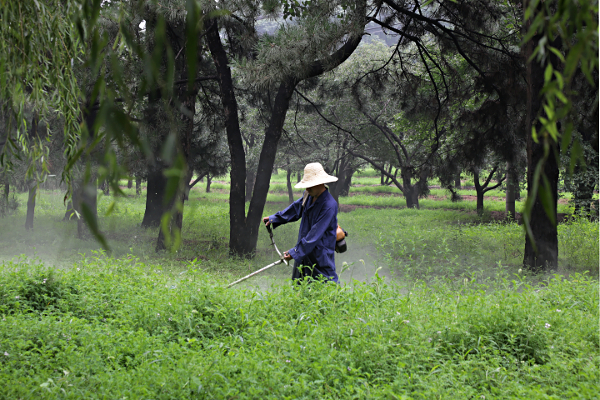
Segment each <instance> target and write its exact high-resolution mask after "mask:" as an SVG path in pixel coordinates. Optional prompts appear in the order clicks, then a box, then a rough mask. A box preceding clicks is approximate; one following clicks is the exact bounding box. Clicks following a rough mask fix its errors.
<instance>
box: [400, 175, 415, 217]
mask: <svg viewBox="0 0 600 400" xmlns="http://www.w3.org/2000/svg"><path fill="white" fill-rule="evenodd" d="M401 175H402V187H403V189H404V190H403V191H402V194H403V195H404V198H405V199H406V207H407V208H419V189H418V186H417V185H413V184H412V182H411V181H412V174H411V173H410V172H409V171H407V170H403V171H402V172H401Z"/></svg>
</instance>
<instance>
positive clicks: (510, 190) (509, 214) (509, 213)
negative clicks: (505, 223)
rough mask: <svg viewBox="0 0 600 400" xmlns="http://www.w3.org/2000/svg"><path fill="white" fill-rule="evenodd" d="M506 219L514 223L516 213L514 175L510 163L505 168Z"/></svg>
mask: <svg viewBox="0 0 600 400" xmlns="http://www.w3.org/2000/svg"><path fill="white" fill-rule="evenodd" d="M505 210H506V218H507V219H509V220H511V221H514V220H515V219H516V216H517V213H516V210H515V173H514V170H513V165H512V163H508V165H507V166H506V207H505Z"/></svg>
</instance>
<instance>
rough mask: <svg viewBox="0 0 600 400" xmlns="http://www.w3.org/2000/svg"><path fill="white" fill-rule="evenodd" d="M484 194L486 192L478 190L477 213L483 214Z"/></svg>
mask: <svg viewBox="0 0 600 400" xmlns="http://www.w3.org/2000/svg"><path fill="white" fill-rule="evenodd" d="M483 196H484V193H483V192H482V191H481V192H477V215H479V216H481V215H483Z"/></svg>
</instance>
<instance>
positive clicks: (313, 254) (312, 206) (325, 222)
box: [263, 163, 338, 283]
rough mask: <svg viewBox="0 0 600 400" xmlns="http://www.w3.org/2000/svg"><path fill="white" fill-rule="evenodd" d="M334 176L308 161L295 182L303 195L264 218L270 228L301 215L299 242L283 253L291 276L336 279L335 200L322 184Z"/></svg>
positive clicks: (333, 180)
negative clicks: (290, 269)
mask: <svg viewBox="0 0 600 400" xmlns="http://www.w3.org/2000/svg"><path fill="white" fill-rule="evenodd" d="M337 180H338V178H336V177H335V176H331V175H329V174H327V173H326V172H325V170H324V169H323V166H322V165H321V164H320V163H311V164H307V165H306V167H305V168H304V176H303V178H302V180H301V181H300V182H298V183H297V184H296V186H295V187H296V188H303V189H306V190H305V191H304V194H303V196H302V197H301V198H299V199H298V200H296V201H294V202H293V203H292V204H290V205H289V206H288V207H287V208H286V209H285V210H283V211H279V212H278V213H275V214H273V215H269V216H268V217H264V218H263V222H264V223H265V225H267V226H269V225H272V226H273V228H277V227H278V226H279V225H283V224H287V223H288V222H294V221H297V220H299V219H302V220H301V222H300V232H299V233H298V242H297V243H296V245H295V246H294V247H293V248H291V249H289V250H288V251H285V252H284V253H283V257H284V258H285V259H286V260H292V259H293V260H294V270H293V273H292V279H293V280H298V279H304V278H305V277H310V278H312V279H326V280H329V281H333V282H336V283H338V275H337V273H336V271H335V258H334V255H335V242H336V231H337V226H338V225H337V213H338V204H337V202H336V201H335V199H334V198H333V196H331V194H330V193H329V189H327V187H326V186H325V184H326V183H331V182H335V181H337Z"/></svg>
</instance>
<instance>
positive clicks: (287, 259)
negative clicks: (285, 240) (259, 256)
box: [283, 251, 292, 261]
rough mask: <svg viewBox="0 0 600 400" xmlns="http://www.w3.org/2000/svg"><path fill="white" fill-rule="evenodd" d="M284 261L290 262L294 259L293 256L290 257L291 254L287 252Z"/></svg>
mask: <svg viewBox="0 0 600 400" xmlns="http://www.w3.org/2000/svg"><path fill="white" fill-rule="evenodd" d="M283 259H284V260H286V261H289V260H291V259H292V256H290V253H288V252H287V251H284V252H283Z"/></svg>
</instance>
